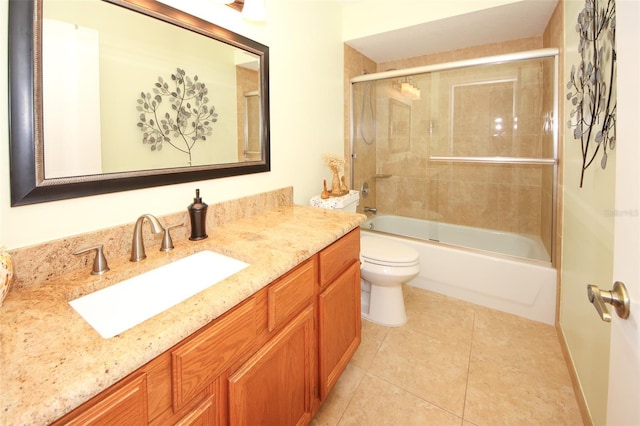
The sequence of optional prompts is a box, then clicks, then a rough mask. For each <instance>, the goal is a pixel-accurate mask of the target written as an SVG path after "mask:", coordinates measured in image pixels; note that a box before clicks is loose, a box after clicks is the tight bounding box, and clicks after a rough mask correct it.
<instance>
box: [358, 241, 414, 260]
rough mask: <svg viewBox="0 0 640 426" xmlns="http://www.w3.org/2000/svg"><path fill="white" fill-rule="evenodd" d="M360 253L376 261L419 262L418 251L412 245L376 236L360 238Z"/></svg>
mask: <svg viewBox="0 0 640 426" xmlns="http://www.w3.org/2000/svg"><path fill="white" fill-rule="evenodd" d="M360 255H361V256H362V257H363V258H364V259H368V260H371V261H372V262H375V263H389V264H399V263H401V264H405V265H406V264H415V263H416V262H418V252H417V251H415V250H414V249H412V248H411V247H409V246H406V245H404V244H400V243H397V242H395V241H391V240H387V239H383V238H375V237H361V238H360Z"/></svg>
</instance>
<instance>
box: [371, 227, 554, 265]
mask: <svg viewBox="0 0 640 426" xmlns="http://www.w3.org/2000/svg"><path fill="white" fill-rule="evenodd" d="M360 229H361V231H364V232H368V233H370V234H371V235H384V236H387V237H392V238H399V239H407V240H411V241H413V242H415V243H417V244H422V243H423V244H433V245H436V246H438V247H442V248H443V249H445V250H455V251H464V252H467V253H471V254H474V255H477V256H487V257H495V258H498V259H502V260H505V261H510V262H516V263H527V264H530V265H536V266H539V267H541V268H552V267H553V266H554V265H553V263H552V262H551V261H548V260H539V259H532V258H530V257H522V256H514V255H511V254H506V253H499V252H495V251H490V250H482V249H478V248H475V247H467V246H460V245H457V244H450V243H447V242H444V241H435V240H425V239H423V238H416V237H409V236H406V235H398V234H394V233H392V232H384V231H378V230H377V229H366V228H362V227H361V228H360Z"/></svg>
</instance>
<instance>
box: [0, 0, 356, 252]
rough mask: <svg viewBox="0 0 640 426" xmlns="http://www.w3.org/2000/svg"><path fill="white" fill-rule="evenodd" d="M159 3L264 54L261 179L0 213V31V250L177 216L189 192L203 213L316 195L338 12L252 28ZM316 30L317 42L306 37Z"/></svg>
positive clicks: (336, 86)
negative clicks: (266, 148)
mask: <svg viewBox="0 0 640 426" xmlns="http://www.w3.org/2000/svg"><path fill="white" fill-rule="evenodd" d="M165 2H166V3H173V4H174V5H175V6H176V7H178V8H182V9H185V10H186V11H188V12H190V13H192V14H195V15H198V16H200V17H202V18H203V19H206V20H209V21H211V22H214V23H216V24H219V25H221V26H223V27H225V28H228V29H229V30H231V31H235V32H237V33H239V34H242V35H243V36H245V37H249V38H251V39H253V40H256V41H258V42H260V43H263V44H266V45H267V46H269V48H270V52H269V53H270V71H271V74H270V89H271V93H270V106H271V172H269V173H260V174H254V175H247V176H238V177H230V178H224V179H215V180H207V181H200V182H193V183H186V184H180V185H168V186H162V187H155V188H149V189H142V190H136V191H126V192H119V193H114V194H106V195H100V196H93V197H83V198H77V199H72V200H66V201H56V202H49V203H43V204H36V205H32V206H22V207H14V208H12V207H10V196H9V137H8V123H7V118H6V117H8V109H7V105H8V103H9V102H8V93H7V84H6V82H7V78H8V77H7V47H6V46H7V31H0V81H3V82H4V84H1V85H0V116H2V117H4V119H3V120H4V121H3V122H2V123H1V124H0V246H5V247H6V248H8V249H15V248H21V247H26V246H30V245H33V244H37V243H40V242H45V241H49V240H54V239H58V238H63V237H66V236H70V235H78V234H83V233H86V232H90V231H94V230H99V229H104V228H110V227H113V226H118V225H121V224H125V223H132V222H134V221H135V220H136V218H137V217H138V216H139V215H140V214H142V213H152V214H155V215H159V216H160V215H165V214H171V213H174V212H179V211H182V210H184V209H186V208H187V205H189V203H191V201H192V200H193V194H194V190H195V189H196V188H199V189H200V192H201V195H202V197H203V199H204V201H206V202H207V203H209V204H213V203H216V202H221V201H226V200H232V199H236V198H240V197H244V196H247V195H251V194H258V193H261V192H266V191H270V190H274V189H277V188H283V187H287V186H293V187H294V202H296V203H298V204H308V202H309V199H310V198H311V197H312V196H313V195H316V194H319V193H320V191H321V190H322V180H323V179H325V178H330V176H331V174H330V172H329V170H328V168H327V167H326V166H325V165H324V162H323V159H322V154H323V153H324V152H327V151H331V152H342V150H343V127H342V125H343V113H342V109H343V102H344V99H343V95H342V94H343V91H342V88H343V82H344V68H343V64H342V58H343V47H342V45H343V39H342V8H341V5H340V4H339V3H338V2H300V1H297V0H295V1H294V0H291V1H277V2H271V1H267V2H266V13H267V21H266V22H265V23H262V24H252V23H249V22H248V21H245V20H243V19H242V18H241V17H240V15H239V14H238V13H237V12H235V11H233V10H232V9H231V8H229V7H227V6H224V5H219V4H216V2H212V1H203V2H200V1H197V2H196V1H194V2H185V1H183V0H166V1H165ZM7 22H8V1H7V0H0V27H2V28H5V29H6V28H7ZM318 22H322V36H321V37H319V36H318V35H317V32H314V31H309V28H313V27H315V26H316V25H317V23H318ZM294 38H295V43H294V42H292V40H293V39H294ZM305 64H306V65H305ZM302 68H304V69H305V71H304V72H300V70H301V69H302ZM234 138H235V136H234ZM96 243H99V241H97V242H96ZM123 244H128V243H127V242H123ZM70 251H71V250H70ZM60 255H61V256H66V255H69V256H71V254H70V253H69V254H65V253H60Z"/></svg>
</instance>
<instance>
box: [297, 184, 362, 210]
mask: <svg viewBox="0 0 640 426" xmlns="http://www.w3.org/2000/svg"><path fill="white" fill-rule="evenodd" d="M359 203H360V193H359V192H358V191H356V190H355V189H352V190H351V191H349V193H348V194H346V195H343V196H341V197H329V198H325V199H322V198H321V197H320V195H316V196H315V197H313V198H311V201H309V205H310V206H313V207H321V208H323V209H330V210H342V211H345V212H348V213H355V212H356V208H357V207H358V204H359Z"/></svg>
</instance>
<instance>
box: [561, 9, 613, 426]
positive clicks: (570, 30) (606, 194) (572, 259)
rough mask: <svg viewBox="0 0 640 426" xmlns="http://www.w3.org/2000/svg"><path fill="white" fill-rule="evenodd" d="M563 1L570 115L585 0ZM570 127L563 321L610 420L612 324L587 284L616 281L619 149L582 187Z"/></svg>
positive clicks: (588, 390) (602, 417) (599, 418)
mask: <svg viewBox="0 0 640 426" xmlns="http://www.w3.org/2000/svg"><path fill="white" fill-rule="evenodd" d="M562 3H563V7H564V28H565V29H566V30H565V34H564V37H565V40H564V43H563V44H564V46H565V53H566V56H565V64H564V72H563V74H562V81H563V82H564V83H563V85H562V87H563V94H562V97H561V99H562V101H561V108H563V109H564V114H565V117H569V112H570V111H571V104H570V103H569V102H568V101H567V100H566V97H565V96H564V95H566V93H567V89H566V83H567V81H569V73H570V71H571V67H572V65H574V64H578V62H579V55H578V52H577V47H578V34H577V33H576V32H575V30H574V28H575V26H576V22H577V17H578V14H579V13H580V11H581V10H582V8H583V7H584V1H579V0H564V1H563V2H562ZM565 121H566V119H565V120H563V121H560V124H561V125H563V126H566V124H565ZM564 133H565V135H566V138H565V140H564V143H563V144H562V146H563V148H564V152H563V154H562V159H563V162H562V164H563V167H562V169H563V185H562V193H563V203H562V207H563V210H562V221H561V223H562V230H561V235H562V263H561V280H560V289H561V294H560V308H559V309H560V318H559V324H560V328H561V331H562V334H563V336H564V339H565V341H566V344H567V347H568V351H569V356H570V359H571V362H572V363H573V367H574V368H575V372H576V373H577V377H578V381H579V387H580V388H581V390H582V393H583V395H584V398H585V400H586V403H587V406H588V410H589V413H590V416H591V420H592V421H593V423H594V424H596V425H604V424H606V417H607V416H606V408H607V407H606V405H607V389H608V377H609V369H608V365H609V341H610V324H608V323H605V322H603V321H601V320H600V318H599V317H598V314H597V312H596V311H595V309H594V307H593V306H592V305H591V304H590V303H588V300H587V296H586V292H587V291H586V288H587V284H599V285H601V286H602V287H604V288H605V289H608V288H610V286H611V283H613V231H614V217H613V214H611V212H613V211H614V206H615V203H614V192H615V191H614V187H615V154H613V152H614V151H612V152H611V155H609V160H608V163H607V168H606V169H605V170H602V169H601V168H600V166H599V164H593V165H592V166H591V167H589V168H588V169H587V170H586V173H585V178H584V185H583V187H582V188H580V187H579V186H580V170H581V166H582V164H581V158H582V157H581V155H582V154H581V150H580V141H579V140H575V139H573V137H572V134H571V131H570V130H567V128H566V127H565V129H564ZM597 160H599V157H598V159H597ZM596 163H597V161H596Z"/></svg>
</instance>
